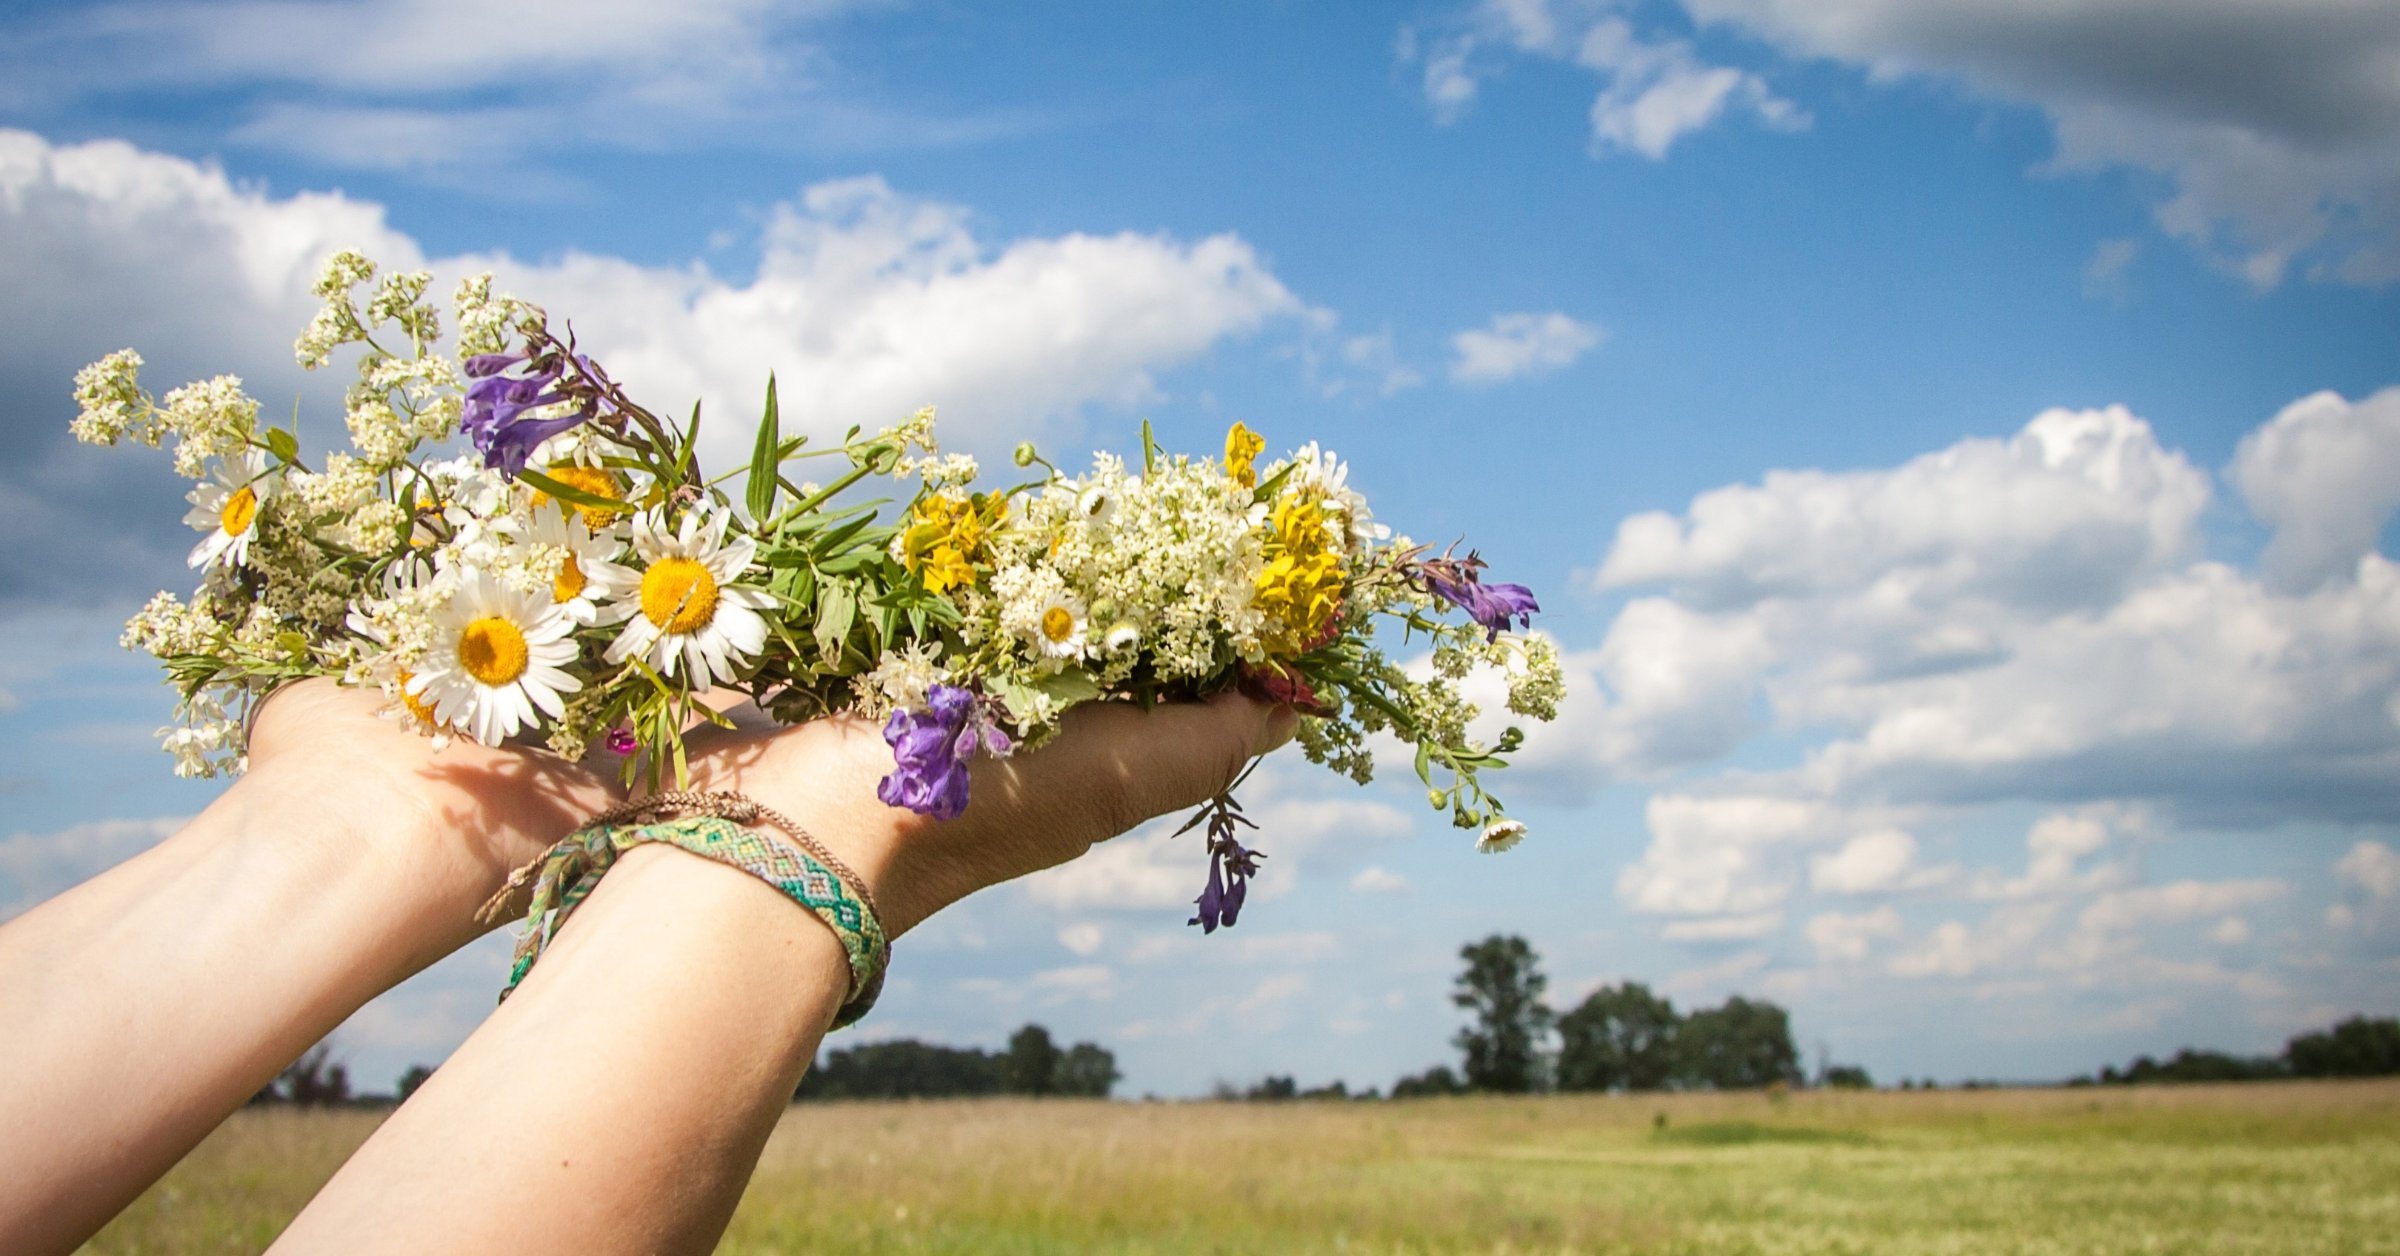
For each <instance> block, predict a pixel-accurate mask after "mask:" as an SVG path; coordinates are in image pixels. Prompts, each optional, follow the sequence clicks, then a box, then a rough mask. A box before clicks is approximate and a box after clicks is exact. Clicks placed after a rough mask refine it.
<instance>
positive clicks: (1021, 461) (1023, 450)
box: [1016, 440, 1041, 467]
mask: <svg viewBox="0 0 2400 1256" xmlns="http://www.w3.org/2000/svg"><path fill="white" fill-rule="evenodd" d="M1039 457H1041V455H1040V454H1038V453H1035V452H1034V449H1033V442H1032V441H1029V440H1021V441H1018V442H1017V452H1016V460H1017V465H1018V466H1020V467H1030V466H1032V465H1033V460H1034V459H1036V458H1039Z"/></svg>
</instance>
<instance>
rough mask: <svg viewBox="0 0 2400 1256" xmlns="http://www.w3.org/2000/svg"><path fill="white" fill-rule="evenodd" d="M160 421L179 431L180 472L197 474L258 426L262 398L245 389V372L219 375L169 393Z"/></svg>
mask: <svg viewBox="0 0 2400 1256" xmlns="http://www.w3.org/2000/svg"><path fill="white" fill-rule="evenodd" d="M158 411H159V412H158V421H159V422H160V423H161V424H162V425H164V426H165V427H166V429H167V430H168V431H170V432H173V433H174V434H175V474H177V475H180V476H182V477H184V478H185V479H187V480H196V479H198V478H200V476H201V475H203V474H205V473H206V472H207V470H208V463H209V461H210V460H211V459H217V458H231V457H232V456H234V455H235V454H238V453H240V452H241V451H242V450H243V449H244V448H246V447H247V446H248V445H249V443H250V437H251V434H252V433H253V432H255V431H256V430H257V428H258V403H257V402H256V401H253V400H251V399H250V396H249V395H248V394H247V393H244V392H243V391H242V381H241V377H239V376H236V375H219V376H216V377H214V378H212V379H204V380H201V381H199V382H198V383H194V384H185V385H184V386H183V387H181V388H178V389H176V390H175V391H173V392H171V393H168V394H167V395H166V397H165V398H164V399H162V400H161V401H160V402H159V407H158Z"/></svg>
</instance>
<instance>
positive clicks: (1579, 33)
mask: <svg viewBox="0 0 2400 1256" xmlns="http://www.w3.org/2000/svg"><path fill="white" fill-rule="evenodd" d="M1399 51H1400V59H1401V60H1402V61H1403V62H1413V61H1418V60H1422V61H1423V63H1424V79H1423V88H1424V93H1425V100H1426V103H1427V104H1428V105H1429V106H1431V107H1432V109H1433V113H1434V117H1435V119H1436V120H1437V121H1439V122H1441V123H1443V124H1445V125H1447V124H1449V123H1453V122H1456V121H1457V120H1458V119H1459V118H1461V117H1463V116H1464V115H1465V113H1466V111H1467V108H1468V106H1470V105H1472V104H1473V103H1474V101H1475V98H1476V96H1477V94H1478V92H1479V82H1480V80H1481V79H1483V78H1486V77H1490V76H1492V75H1494V74H1496V73H1498V72H1499V69H1500V67H1501V66H1502V65H1504V64H1505V62H1506V60H1507V59H1508V58H1509V57H1510V56H1511V55H1516V56H1529V57H1536V58H1540V59H1543V60H1547V61H1558V62H1563V63H1566V64H1569V65H1573V66H1575V67H1576V68H1577V69H1581V70H1585V71H1588V72H1589V73H1591V74H1592V75H1593V76H1594V77H1595V78H1597V79H1598V80H1599V83H1600V87H1599V91H1598V94H1597V95H1595V96H1594V97H1593V98H1592V104H1591V109H1590V124H1591V152H1592V155H1593V156H1595V157H1599V156H1605V155H1608V154H1611V153H1618V152H1631V153H1639V154H1641V155H1642V156H1644V157H1648V158H1650V159H1651V160H1653V161H1655V160H1659V159H1661V158H1664V157H1665V156H1666V155H1667V151H1668V150H1669V149H1671V148H1673V147H1674V146H1675V144H1676V142H1677V141H1678V140H1681V139H1682V138H1683V137H1685V136H1687V135H1690V134H1693V133H1695V132H1698V131H1702V130H1705V129H1707V128H1708V127H1710V126H1712V125H1714V124H1715V123H1717V122H1718V121H1719V120H1721V119H1723V118H1724V117H1726V116H1727V115H1729V114H1733V113H1737V112H1738V113H1743V114H1747V115H1749V116H1751V117H1753V118H1755V119H1756V120H1757V121H1759V122H1760V123H1762V124H1763V125H1765V126H1768V127H1770V128H1772V129H1775V130H1786V131H1789V130H1798V129H1801V128H1803V127H1806V126H1808V125H1809V117H1808V115H1807V113H1806V112H1805V111H1803V110H1802V109H1800V108H1799V106H1797V105H1794V104H1793V103H1792V102H1791V101H1789V100H1786V99H1784V98H1782V97H1780V96H1777V95H1776V94H1775V93H1774V91H1773V90H1771V89H1770V88H1769V87H1768V86H1767V83H1766V80H1765V79H1763V78H1761V77H1759V76H1758V75H1757V74H1755V73H1753V72H1751V71H1748V70H1740V69H1735V68H1733V67H1730V66H1723V65H1714V64H1711V63H1709V62H1707V61H1704V60H1702V59H1701V58H1700V57H1699V55H1698V53H1697V52H1696V51H1695V50H1694V48H1693V46H1692V44H1691V42H1690V41H1689V40H1684V39H1676V38H1667V37H1657V36H1647V35H1643V34H1641V33H1638V32H1636V31H1635V30H1634V28H1633V26H1632V24H1631V23H1629V22H1628V21H1626V20H1625V19H1624V18H1622V17H1619V16H1616V15H1613V14H1609V13H1606V12H1603V11H1601V9H1600V7H1599V6H1594V5H1589V4H1572V3H1570V4H1553V3H1550V2H1549V0H1483V3H1481V4H1478V5H1474V6H1472V7H1470V8H1469V9H1468V10H1467V11H1466V12H1465V14H1464V15H1463V16H1462V17H1460V18H1459V19H1457V20H1455V21H1454V22H1453V23H1451V24H1450V29H1449V30H1448V31H1447V33H1444V34H1441V35H1438V36H1436V37H1433V38H1430V39H1425V38H1420V37H1419V36H1418V35H1417V33H1416V32H1414V31H1409V32H1404V35H1403V38H1402V40H1401V42H1400V50H1399Z"/></svg>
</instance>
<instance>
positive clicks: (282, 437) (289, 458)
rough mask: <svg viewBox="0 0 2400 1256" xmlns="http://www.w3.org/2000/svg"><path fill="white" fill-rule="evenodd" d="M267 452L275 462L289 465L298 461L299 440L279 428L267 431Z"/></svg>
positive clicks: (271, 428)
mask: <svg viewBox="0 0 2400 1256" xmlns="http://www.w3.org/2000/svg"><path fill="white" fill-rule="evenodd" d="M267 451H268V452H269V453H272V454H274V455H275V458H276V460H277V461H279V462H282V463H285V464H287V465H288V464H290V463H294V462H298V461H300V438H299V437H297V436H294V435H292V434H291V433H290V432H287V431H285V430H283V429H282V428H280V427H270V428H268V429H267Z"/></svg>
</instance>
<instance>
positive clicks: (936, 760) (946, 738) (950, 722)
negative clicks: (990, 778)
mask: <svg viewBox="0 0 2400 1256" xmlns="http://www.w3.org/2000/svg"><path fill="white" fill-rule="evenodd" d="M925 699H926V709H925V710H923V711H894V712H892V718H891V719H890V720H889V721H888V722H886V723H885V724H884V726H883V740H884V741H885V743H887V744H889V745H890V746H891V748H892V761H893V763H894V765H895V766H894V767H893V769H892V773H891V775H889V776H886V777H884V778H883V780H882V781H880V782H878V783H877V784H876V786H875V796H876V797H877V798H880V799H882V800H883V801H884V804H885V805H886V806H892V807H906V808H908V809H909V810H911V811H914V812H916V813H917V814H918V815H927V816H932V817H933V818H934V819H936V820H949V819H953V818H955V817H956V816H957V815H958V813H959V812H961V811H964V810H966V809H967V761H968V760H969V759H972V758H973V757H974V755H975V750H976V747H977V746H979V745H980V746H982V747H983V748H985V749H987V750H989V751H990V752H991V753H992V754H994V755H996V756H998V755H1006V754H1007V753H1008V752H1009V751H1010V750H1011V749H1013V746H1012V745H1011V743H1010V742H1009V740H1008V735H1007V734H1005V733H1003V732H1001V731H1000V730H999V728H998V727H996V726H995V725H994V724H993V722H992V717H991V714H990V713H989V712H988V711H986V710H984V709H983V704H982V703H981V702H979V701H978V700H977V699H976V697H975V694H974V692H973V691H972V690H968V689H962V688H960V687H958V686H956V685H935V686H934V687H933V688H931V689H929V690H927V691H926V694H925Z"/></svg>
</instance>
